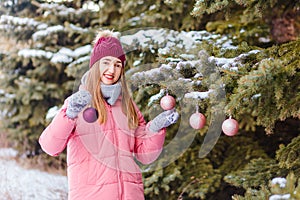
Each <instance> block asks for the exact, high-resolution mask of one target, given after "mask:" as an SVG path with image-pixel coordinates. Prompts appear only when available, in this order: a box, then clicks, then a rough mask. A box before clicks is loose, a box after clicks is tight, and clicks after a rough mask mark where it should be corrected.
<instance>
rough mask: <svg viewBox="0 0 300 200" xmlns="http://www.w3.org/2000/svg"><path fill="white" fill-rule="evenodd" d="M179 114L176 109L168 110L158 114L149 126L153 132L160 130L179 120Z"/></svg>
mask: <svg viewBox="0 0 300 200" xmlns="http://www.w3.org/2000/svg"><path fill="white" fill-rule="evenodd" d="M178 118H179V114H178V113H177V112H176V111H175V109H172V110H167V111H164V112H162V113H160V114H159V115H157V116H156V117H155V118H154V119H153V120H152V121H151V124H150V126H149V130H150V131H151V132H158V131H159V130H160V129H162V128H165V127H168V126H170V125H171V124H174V123H176V122H177V120H178Z"/></svg>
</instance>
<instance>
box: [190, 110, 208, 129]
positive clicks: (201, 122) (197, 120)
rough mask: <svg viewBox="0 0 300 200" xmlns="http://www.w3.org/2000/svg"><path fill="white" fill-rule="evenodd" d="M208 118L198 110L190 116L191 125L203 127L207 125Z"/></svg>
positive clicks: (198, 127) (194, 127)
mask: <svg viewBox="0 0 300 200" xmlns="http://www.w3.org/2000/svg"><path fill="white" fill-rule="evenodd" d="M205 123H206V118H205V116H204V115H203V114H202V113H199V112H196V113H194V114H192V115H191V117H190V125H191V127H192V128H193V129H201V128H203V127H204V126H205Z"/></svg>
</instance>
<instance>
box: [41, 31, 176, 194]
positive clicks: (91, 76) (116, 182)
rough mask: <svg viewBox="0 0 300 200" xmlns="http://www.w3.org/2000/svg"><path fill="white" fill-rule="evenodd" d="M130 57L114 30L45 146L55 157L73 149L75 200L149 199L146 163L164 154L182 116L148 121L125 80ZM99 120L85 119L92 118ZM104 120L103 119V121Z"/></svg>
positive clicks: (46, 134) (101, 38)
mask: <svg viewBox="0 0 300 200" xmlns="http://www.w3.org/2000/svg"><path fill="white" fill-rule="evenodd" d="M125 61H126V57H125V53H124V51H123V48H122V45H121V43H120V41H119V39H118V38H116V37H114V36H113V33H112V32H110V31H101V32H100V33H99V34H98V36H97V37H96V40H95V44H94V47H93V51H92V54H91V58H90V65H89V66H90V69H89V70H88V71H87V72H86V73H85V74H84V76H83V77H82V79H81V85H80V87H79V91H77V92H76V93H74V94H73V95H71V96H70V97H69V98H68V99H67V100H66V101H65V104H64V106H63V107H62V108H61V109H60V111H59V112H58V114H57V115H56V116H55V117H54V119H53V121H52V122H51V124H50V125H49V126H48V127H47V128H46V129H45V130H44V131H43V133H42V135H41V136H40V139H39V142H40V144H41V147H42V149H43V150H44V151H45V152H46V153H48V154H49V155H52V156H56V155H58V154H60V153H61V152H62V151H63V150H64V149H65V147H66V146H67V162H68V180H69V200H82V199H86V200H94V199H108V200H117V199H118V200H130V199H136V200H143V199H144V187H143V181H142V174H141V170H140V168H139V166H138V164H137V163H136V162H135V159H136V160H138V161H139V162H141V163H143V164H150V163H152V162H154V161H155V160H156V159H157V158H158V156H159V155H160V153H161V151H162V148H163V144H164V140H165V135H166V129H165V128H166V127H168V126H170V125H171V124H173V123H175V122H176V121H177V119H178V117H179V115H178V113H177V112H176V111H175V110H174V109H173V110H168V111H165V112H163V113H161V114H159V115H158V116H157V117H155V118H154V119H153V120H152V121H150V122H149V123H146V121H145V120H144V117H143V115H142V113H141V112H140V110H139V108H138V107H137V105H136V104H135V103H134V102H133V100H132V98H131V96H130V93H129V91H128V89H127V85H126V78H125V72H124V71H125V70H124V69H125ZM91 107H92V108H93V109H94V110H96V112H90V113H92V114H93V115H94V116H96V117H93V118H90V117H88V119H94V118H95V120H85V119H87V117H85V115H88V113H87V112H85V111H87V110H88V111H91ZM97 117H98V119H97Z"/></svg>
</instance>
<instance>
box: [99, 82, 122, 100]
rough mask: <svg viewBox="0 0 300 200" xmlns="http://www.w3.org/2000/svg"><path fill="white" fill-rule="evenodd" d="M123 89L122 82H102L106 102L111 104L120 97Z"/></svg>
mask: <svg viewBox="0 0 300 200" xmlns="http://www.w3.org/2000/svg"><path fill="white" fill-rule="evenodd" d="M121 91H122V87H121V83H120V82H117V83H116V84H113V85H105V84H101V92H102V95H103V97H104V98H105V99H106V102H107V103H108V104H110V105H114V104H115V103H116V101H117V99H118V98H119V96H120V94H121Z"/></svg>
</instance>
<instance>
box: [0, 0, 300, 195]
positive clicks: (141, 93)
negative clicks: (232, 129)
mask: <svg viewBox="0 0 300 200" xmlns="http://www.w3.org/2000/svg"><path fill="white" fill-rule="evenodd" d="M0 3H1V8H0V13H1V18H0V32H1V33H2V34H1V35H2V37H5V38H6V39H7V41H9V40H10V39H14V41H16V44H15V46H12V47H11V49H10V51H4V50H3V49H0V76H1V79H0V85H1V86H0V102H1V105H0V107H1V109H0V110H1V112H0V114H1V121H2V122H3V123H1V124H2V126H3V127H2V128H3V130H4V131H5V132H7V134H8V135H9V136H10V138H11V141H13V142H14V143H15V144H16V146H18V148H19V149H20V152H21V153H22V154H25V155H26V156H34V157H38V154H40V155H39V156H40V157H42V158H46V156H45V155H44V154H43V153H42V152H41V150H40V147H39V146H38V142H37V139H38V137H39V135H40V134H41V131H42V130H43V129H44V128H45V126H46V125H47V124H48V123H49V122H50V120H51V118H52V117H53V115H52V114H53V110H54V111H55V110H57V109H58V108H59V107H60V106H61V105H62V103H63V100H64V99H65V98H66V97H67V96H69V95H70V94H71V93H72V92H74V91H76V90H77V87H78V84H79V80H80V77H81V76H82V74H83V72H84V71H86V70H87V69H88V62H89V54H90V51H91V49H92V46H91V42H92V40H93V38H94V36H95V33H96V31H97V30H98V29H100V28H108V29H112V28H113V29H115V30H117V31H119V32H120V37H121V41H122V42H123V45H124V48H125V51H126V52H127V66H126V70H127V71H126V75H127V79H128V84H129V86H130V89H131V91H132V94H133V97H134V99H135V102H136V103H137V104H138V106H139V107H140V109H141V110H142V112H143V114H144V115H145V118H146V119H147V120H151V119H152V118H153V117H154V116H155V115H157V114H158V113H159V112H161V111H162V110H161V108H160V106H159V100H160V98H161V97H162V96H164V95H165V94H166V93H167V92H168V93H169V94H170V95H173V96H174V97H175V98H176V101H177V106H176V109H177V110H178V111H179V113H180V120H179V122H178V123H177V124H176V125H173V126H172V127H170V128H168V132H167V138H166V143H165V148H164V150H163V152H162V155H161V156H160V158H159V159H158V161H157V162H155V163H154V164H152V165H150V166H141V167H142V169H143V172H144V173H143V175H144V183H145V195H146V199H247V200H248V199H268V198H271V197H272V195H276V194H278V195H279V194H280V195H284V194H290V195H291V196H290V199H297V198H299V174H300V171H299V169H300V166H299V165H300V164H299V163H300V161H299V152H300V150H299V146H300V140H299V130H300V125H299V116H300V105H299V102H300V101H299V100H300V99H299V98H300V95H299V94H300V91H299V89H300V88H299V84H298V83H299V81H300V80H299V79H300V74H299V66H300V59H299V51H300V43H299V42H300V41H299V30H300V29H299V28H298V27H300V24H299V20H298V19H299V10H300V8H299V7H300V5H299V2H298V1H291V0H288V1H280V0H268V1H263V0H258V1H248V0H234V1H233V0H226V1H221V0H214V1H208V0H197V1H195V2H190V1H187V0H184V1H173V0H164V1H162V0H161V1H158V0H150V1H143V0H139V1H132V0H122V1H84V0H74V1H65V2H64V1H62V2H60V3H54V2H46V1H41V0H37V1H28V0H22V1H21V0H19V1H17V2H16V1H12V2H11V1H2V2H0ZM289 22H291V23H289ZM281 25H282V26H281ZM274 27H278V28H277V29H274ZM205 29H206V30H205ZM196 107H197V108H198V109H199V111H200V112H201V113H203V114H204V115H205V116H206V118H207V123H206V125H205V127H204V128H203V129H201V130H193V129H192V128H191V127H190V125H189V117H190V116H191V114H192V113H194V112H196ZM228 116H232V117H234V118H235V119H237V120H238V122H239V124H240V127H239V128H240V129H239V134H238V135H237V136H235V137H227V136H225V135H223V134H222V132H221V123H222V122H223V121H224V120H225V118H226V117H228ZM44 160H45V161H46V159H44ZM64 161H65V154H62V155H61V156H60V157H58V158H56V159H54V160H53V159H49V160H47V164H49V165H50V166H53V167H62V166H63V164H62V163H63V162H64ZM276 177H286V180H287V184H286V187H285V188H278V186H276V184H272V180H273V179H274V178H276ZM297 181H298V183H297Z"/></svg>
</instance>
